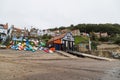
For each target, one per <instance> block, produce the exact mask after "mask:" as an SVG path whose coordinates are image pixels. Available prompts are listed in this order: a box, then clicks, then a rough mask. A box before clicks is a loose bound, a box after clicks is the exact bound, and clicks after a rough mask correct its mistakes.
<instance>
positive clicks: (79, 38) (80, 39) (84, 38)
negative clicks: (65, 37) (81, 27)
mask: <svg viewBox="0 0 120 80" xmlns="http://www.w3.org/2000/svg"><path fill="white" fill-rule="evenodd" d="M81 42H88V37H83V36H75V45H77V44H79V43H81Z"/></svg>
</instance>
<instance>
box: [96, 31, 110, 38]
mask: <svg viewBox="0 0 120 80" xmlns="http://www.w3.org/2000/svg"><path fill="white" fill-rule="evenodd" d="M94 34H95V35H96V36H97V37H98V38H101V37H108V33H107V32H104V33H102V32H96V33H94Z"/></svg>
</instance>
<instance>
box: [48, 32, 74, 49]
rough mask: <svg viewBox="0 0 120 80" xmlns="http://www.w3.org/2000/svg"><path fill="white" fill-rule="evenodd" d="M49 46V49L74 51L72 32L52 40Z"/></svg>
mask: <svg viewBox="0 0 120 80" xmlns="http://www.w3.org/2000/svg"><path fill="white" fill-rule="evenodd" d="M48 45H49V47H54V48H55V50H64V51H67V50H73V48H74V38H73V35H72V33H71V32H67V33H64V34H61V35H59V36H56V37H53V38H52V39H50V40H49V41H48Z"/></svg>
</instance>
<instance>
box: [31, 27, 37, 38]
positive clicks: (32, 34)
mask: <svg viewBox="0 0 120 80" xmlns="http://www.w3.org/2000/svg"><path fill="white" fill-rule="evenodd" d="M30 36H31V37H37V36H38V29H36V28H31V29H30Z"/></svg>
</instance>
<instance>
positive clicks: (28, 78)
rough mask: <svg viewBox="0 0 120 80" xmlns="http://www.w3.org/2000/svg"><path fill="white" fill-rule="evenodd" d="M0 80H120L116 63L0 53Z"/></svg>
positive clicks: (12, 51)
mask: <svg viewBox="0 0 120 80" xmlns="http://www.w3.org/2000/svg"><path fill="white" fill-rule="evenodd" d="M0 80H120V61H119V60H114V61H103V60H95V59H89V58H76V59H71V58H68V57H64V56H61V55H59V54H57V53H45V52H43V51H36V52H30V51H15V50H10V49H0Z"/></svg>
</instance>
